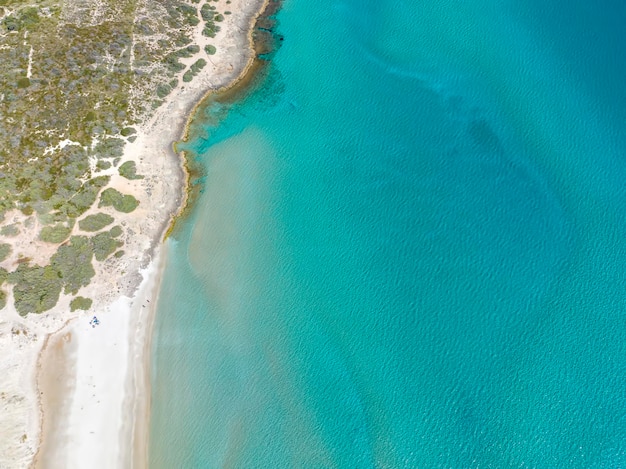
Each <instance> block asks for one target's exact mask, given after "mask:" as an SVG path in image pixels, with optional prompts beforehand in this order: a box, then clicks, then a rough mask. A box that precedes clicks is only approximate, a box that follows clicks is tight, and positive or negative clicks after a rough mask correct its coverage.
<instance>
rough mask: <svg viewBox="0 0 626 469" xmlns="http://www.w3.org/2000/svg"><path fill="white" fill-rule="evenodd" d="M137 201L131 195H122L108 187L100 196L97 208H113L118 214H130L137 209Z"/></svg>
mask: <svg viewBox="0 0 626 469" xmlns="http://www.w3.org/2000/svg"><path fill="white" fill-rule="evenodd" d="M138 205H139V201H138V200H137V199H135V198H134V197H133V196H132V195H124V194H122V193H121V192H120V191H118V190H117V189H113V188H112V187H109V188H108V189H105V190H104V191H102V194H100V204H99V205H98V206H99V207H113V208H114V209H115V210H117V211H118V212H123V213H130V212H132V211H133V210H135V209H136V208H137V206H138Z"/></svg>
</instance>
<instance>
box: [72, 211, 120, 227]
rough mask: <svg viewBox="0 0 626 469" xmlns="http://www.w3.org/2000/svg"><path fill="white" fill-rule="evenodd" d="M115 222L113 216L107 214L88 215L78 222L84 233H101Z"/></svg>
mask: <svg viewBox="0 0 626 469" xmlns="http://www.w3.org/2000/svg"><path fill="white" fill-rule="evenodd" d="M114 221H115V218H113V217H112V216H111V215H107V214H106V213H96V214H94V215H88V216H86V217H85V218H83V219H82V220H80V221H79V222H78V226H79V228H80V229H81V230H83V231H100V230H101V229H102V228H104V227H105V226H108V225H110V224H111V223H113V222H114Z"/></svg>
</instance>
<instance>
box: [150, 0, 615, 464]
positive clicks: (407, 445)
mask: <svg viewBox="0 0 626 469" xmlns="http://www.w3.org/2000/svg"><path fill="white" fill-rule="evenodd" d="M278 19H279V22H280V24H279V30H280V33H281V34H282V35H283V36H284V37H285V40H284V43H283V46H282V48H281V49H280V50H279V51H278V52H277V54H276V55H275V57H274V59H273V62H272V65H271V69H270V73H269V76H268V78H267V79H266V80H265V81H264V82H263V84H262V85H261V86H260V87H259V88H258V89H257V90H256V91H255V92H253V93H252V94H251V95H250V96H248V97H247V98H246V99H244V100H242V101H241V102H239V103H237V104H235V105H234V106H233V107H232V108H231V109H230V110H229V111H228V112H227V113H226V117H225V118H224V119H223V120H222V121H221V123H220V124H219V125H218V126H217V127H212V126H211V125H210V124H208V123H207V124H205V129H204V131H205V135H204V136H203V138H199V139H197V140H195V141H192V142H189V146H188V148H189V149H191V150H193V151H194V152H196V154H197V155H198V159H199V161H201V162H202V164H203V166H204V167H205V169H206V178H204V180H203V186H202V187H203V193H202V195H201V197H200V198H199V200H198V201H197V204H196V206H195V209H194V211H193V213H192V215H191V216H190V217H189V219H187V220H185V222H184V226H183V227H182V228H181V229H180V230H179V231H178V233H177V235H176V237H175V239H174V240H172V241H170V242H169V246H168V249H169V250H168V265H167V270H166V274H165V280H164V283H163V288H162V291H161V296H160V299H159V312H158V318H157V324H156V330H155V343H154V355H153V356H154V363H153V379H152V382H153V396H152V398H153V403H152V430H151V465H150V467H151V468H174V467H176V468H217V467H237V468H255V467H258V468H269V467H277V468H279V467H280V468H282V467H302V468H317V467H337V468H344V467H345V468H368V467H376V468H431V467H433V468H434V467H442V468H443V467H446V468H471V467H476V468H478V467H480V468H487V467H493V468H503V467H538V468H541V467H546V468H555V467H568V468H570V467H571V468H574V467H576V468H578V467H580V468H591V467H593V468H615V467H624V466H626V132H624V127H625V124H626V27H624V25H626V6H624V4H623V2H616V1H613V0H611V1H609V0H599V1H596V2H582V1H573V2H572V1H570V2H563V1H556V0H544V1H541V2H539V1H524V2H522V1H521V0H518V1H499V2H496V1H494V0H471V1H469V0H439V1H435V0H421V1H416V0H411V1H409V0H395V1H389V0H377V1H373V0H344V1H333V0H319V1H317V2H314V3H313V2H305V1H304V0H285V3H284V7H283V9H282V11H281V12H280V13H279V16H278ZM211 112H212V113H214V114H220V115H222V114H224V112H223V110H220V109H213V110H211ZM210 121H211V122H214V119H213V120H210ZM207 122H209V121H207Z"/></svg>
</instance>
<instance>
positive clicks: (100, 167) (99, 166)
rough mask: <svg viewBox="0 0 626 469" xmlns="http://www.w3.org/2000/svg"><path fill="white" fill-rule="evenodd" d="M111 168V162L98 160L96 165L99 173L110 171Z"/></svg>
mask: <svg viewBox="0 0 626 469" xmlns="http://www.w3.org/2000/svg"><path fill="white" fill-rule="evenodd" d="M110 167H111V162H110V161H106V160H98V162H97V163H96V169H97V170H99V171H104V170H105V169H109V168H110Z"/></svg>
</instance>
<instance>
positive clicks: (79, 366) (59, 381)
mask: <svg viewBox="0 0 626 469" xmlns="http://www.w3.org/2000/svg"><path fill="white" fill-rule="evenodd" d="M161 273H162V262H161V258H159V257H158V258H156V259H155V261H153V262H152V263H151V264H150V266H149V267H148V268H147V269H146V270H144V271H142V272H141V274H142V276H143V277H144V280H143V281H142V283H141V286H140V287H139V290H138V291H137V294H136V295H135V296H134V297H133V298H132V299H129V298H120V299H118V300H117V301H115V302H114V303H113V304H111V305H110V306H109V307H108V308H107V309H106V310H105V311H102V312H101V313H100V314H99V315H97V316H98V318H99V320H100V324H99V325H98V326H95V327H93V326H92V325H90V324H89V322H90V320H91V318H92V316H93V315H92V314H89V315H87V314H85V315H83V316H81V317H79V318H78V319H75V320H72V321H71V322H70V323H69V324H68V325H67V326H66V327H64V328H63V329H62V330H61V331H59V332H58V333H56V334H54V335H52V336H51V337H50V339H49V340H48V341H47V343H46V344H45V346H44V353H43V354H42V358H41V362H40V367H39V380H38V382H39V385H40V392H42V394H41V399H42V403H43V406H44V408H45V409H46V410H45V413H44V420H43V436H44V437H43V439H42V441H43V444H42V445H41V447H40V450H39V453H38V454H37V457H36V460H35V467H37V468H51V469H53V468H54V469H56V468H59V469H61V468H64V469H73V468H85V467H89V468H99V467H102V468H123V467H132V466H131V463H130V459H131V457H132V456H135V457H136V461H137V465H135V466H134V467H145V460H144V458H143V456H144V453H145V450H144V448H145V446H146V445H145V441H143V442H142V443H140V444H139V446H140V448H138V451H137V454H136V455H133V454H132V453H133V448H132V434H133V432H135V434H136V435H138V437H140V438H141V439H143V440H145V436H146V430H147V428H146V426H145V423H144V421H143V420H138V419H135V418H133V416H135V415H145V414H146V412H145V411H146V409H147V408H148V406H149V387H148V384H149V383H148V381H147V379H146V378H147V373H146V371H147V370H146V368H145V366H146V359H147V357H148V354H149V347H150V340H149V339H150V335H149V334H148V332H149V331H150V328H151V326H152V321H153V318H154V313H155V309H156V302H155V301H153V298H154V297H155V296H156V294H157V293H158V286H159V283H160V278H161ZM138 412H141V414H138Z"/></svg>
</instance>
